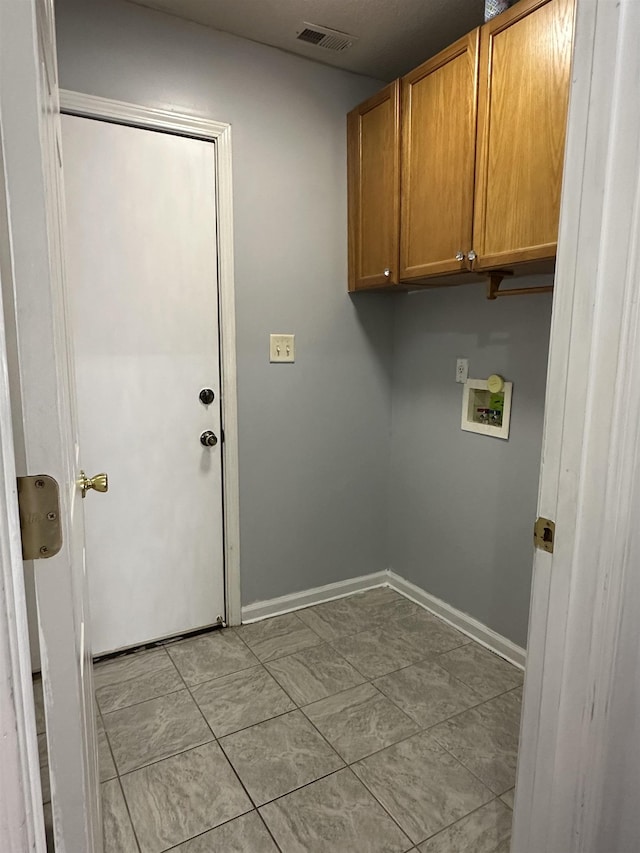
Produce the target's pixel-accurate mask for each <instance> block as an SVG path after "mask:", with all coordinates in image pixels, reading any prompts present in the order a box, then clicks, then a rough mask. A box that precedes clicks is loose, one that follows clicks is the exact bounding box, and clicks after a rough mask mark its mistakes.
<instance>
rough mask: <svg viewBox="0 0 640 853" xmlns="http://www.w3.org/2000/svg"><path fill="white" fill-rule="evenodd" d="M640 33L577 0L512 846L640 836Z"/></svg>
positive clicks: (618, 13)
mask: <svg viewBox="0 0 640 853" xmlns="http://www.w3.org/2000/svg"><path fill="white" fill-rule="evenodd" d="M639 41H640V3H639V2H638V0H578V2H577V18H576V36H575V53H574V63H573V71H572V89H571V99H570V108H569V123H568V135H567V153H566V159H565V171H564V183H563V196H562V206H561V217H560V234H559V240H558V259H557V268H556V286H555V290H554V303H553V321H552V330H551V347H550V354H549V373H548V381H547V395H546V407H545V430H544V439H543V447H542V468H541V480H540V492H539V502H538V510H539V514H540V515H541V516H544V517H548V518H552V519H554V520H555V521H556V525H557V527H556V542H555V552H554V553H553V555H551V554H546V553H544V552H542V551H537V552H536V557H535V563H534V578H533V592H532V600H531V619H530V627H529V650H528V655H527V672H526V679H525V690H524V710H523V722H522V736H521V745H520V759H519V767H518V781H517V788H516V801H515V816H514V833H513V842H512V850H513V851H514V853H545V851H548V853H552V851H553V853H558V851H562V853H574V851H575V853H578V851H579V853H603V851H605V850H607V851H612V853H613V851H615V852H616V853H631V851H632V850H637V845H638V839H639V838H640V813H639V810H638V809H637V806H636V804H635V800H636V799H637V793H638V788H639V784H638V783H639V782H640V769H639V768H640V737H639V728H638V723H637V718H638V704H639V700H638V685H637V682H638V641H637V634H636V632H637V625H638V624H639V623H640V594H639V585H640V581H639V579H638V564H639V563H640V523H639V521H638V520H639V519H640V462H639V460H640V429H639V427H638V424H640V385H639V384H638V371H639V370H640V302H639V297H638V294H639V292H640V143H639V140H640V54H639V53H638V48H637V45H638V42H639ZM630 623H631V624H632V625H633V631H630V630H629V624H630ZM629 685H631V686H632V689H631V690H629ZM633 689H635V690H636V694H635V697H634V694H633ZM627 691H628V692H627ZM621 756H623V757H624V758H623V759H621ZM625 762H626V763H625ZM633 767H635V769H631V768H633ZM614 770H615V771H616V772H617V774H618V775H617V776H616V775H615V773H614V772H613V771H614Z"/></svg>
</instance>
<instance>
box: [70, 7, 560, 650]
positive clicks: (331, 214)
mask: <svg viewBox="0 0 640 853" xmlns="http://www.w3.org/2000/svg"><path fill="white" fill-rule="evenodd" d="M57 17H58V50H59V62H60V79H61V85H62V86H63V87H64V88H68V89H76V90H78V91H82V92H87V93H90V94H95V95H101V96H103V97H109V98H116V99H120V100H125V101H133V102H136V103H141V104H149V105H154V106H158V105H159V106H171V107H174V108H177V109H183V110H187V111H192V112H195V113H197V114H201V115H204V116H209V117H211V118H215V119H217V120H220V121H229V122H231V123H232V125H233V146H234V204H235V212H234V227H235V240H236V246H235V250H236V305H237V333H238V385H239V388H238V390H239V419H240V500H241V507H240V509H241V549H242V554H241V556H242V598H243V603H244V604H249V603H251V602H252V601H256V600H262V599H268V598H273V597H274V596H278V595H283V594H287V593H290V592H294V591H297V590H302V589H308V588H309V587H313V586H319V585H322V584H325V583H330V582H332V581H337V580H341V579H344V578H349V577H355V576H357V575H361V574H368V573H370V572H374V571H379V570H381V569H384V568H387V567H391V568H393V569H394V570H395V571H396V572H398V573H399V574H400V575H402V576H404V577H406V578H408V579H409V580H411V581H413V582H414V583H416V584H418V585H419V586H421V587H422V588H424V589H425V590H427V591H428V592H430V593H432V594H433V595H436V596H438V597H439V598H442V599H444V600H445V601H447V602H449V603H450V604H452V605H453V606H455V607H457V608H460V609H461V610H464V611H466V612H469V613H471V614H472V615H473V616H475V617H476V618H477V619H479V620H480V621H482V622H484V623H485V624H487V625H489V626H490V627H491V628H493V629H494V630H496V631H498V632H500V633H502V634H504V635H505V636H507V637H509V638H511V639H512V640H514V641H515V642H518V643H521V644H524V643H525V640H526V630H527V617H528V605H529V592H530V583H531V566H532V556H531V528H532V522H533V518H534V514H535V508H536V493H537V482H538V472H539V455H540V444H541V436H542V417H543V403H544V386H545V372H546V358H547V345H548V335H549V319H550V306H551V300H550V298H549V297H546V296H542V297H540V296H536V297H522V298H517V299H504V300H498V301H496V302H493V303H489V302H487V301H486V300H485V298H484V289H483V287H482V286H479V285H472V286H468V287H464V288H452V289H446V290H435V291H429V292H421V293H415V294H409V295H402V294H395V295H394V296H392V297H386V296H384V295H374V294H361V295H359V296H356V297H349V296H348V295H347V293H346V263H347V260H346V258H347V246H346V233H347V231H346V181H345V159H346V153H345V114H346V112H347V111H348V110H349V109H350V108H351V107H352V106H354V105H355V104H357V103H359V102H360V101H361V100H363V99H364V98H365V97H366V96H367V95H369V94H370V93H372V92H373V91H376V90H377V88H379V84H378V83H376V82H375V81H372V80H367V79H365V78H363V77H357V76H355V75H352V74H348V73H345V72H341V71H338V70H335V69H329V68H326V67H324V66H321V65H319V64H316V63H313V62H309V61H307V60H304V59H300V58H297V57H294V56H291V55H289V54H285V53H282V52H280V51H277V50H274V49H272V48H268V47H264V46H262V45H258V44H255V43H253V42H248V41H244V40H242V39H238V38H235V37H233V36H228V35H225V34H222V33H216V32H214V31H212V30H208V29H206V28H204V27H200V26H197V25H195V24H191V23H188V22H185V21H181V20H180V19H178V18H173V17H170V16H167V15H164V14H162V13H158V12H154V11H151V10H148V9H144V8H141V7H138V6H135V5H132V4H129V3H125V2H122V0H92V1H91V2H90V3H88V2H86V0H58V3H57ZM269 332H294V333H295V334H296V349H297V353H296V356H297V361H296V364H295V365H294V366H286V365H285V366H270V365H269V363H268V334H269ZM392 335H393V339H394V345H393V348H392ZM458 356H467V357H469V358H470V361H471V375H472V376H479V377H484V376H487V375H488V374H489V373H492V372H498V373H503V374H504V375H505V377H506V378H508V379H511V380H513V381H514V383H515V385H514V398H513V414H512V425H511V438H510V439H509V441H508V442H504V441H499V440H497V439H491V438H486V437H483V436H479V435H473V434H470V433H463V432H461V430H460V408H461V393H462V392H461V386H459V385H456V383H455V382H454V381H453V377H454V371H455V359H456V357H458ZM392 382H393V400H392ZM392 413H393V439H392V441H390V436H391V419H392ZM390 448H391V452H390ZM390 466H391V467H390Z"/></svg>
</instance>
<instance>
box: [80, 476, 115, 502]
mask: <svg viewBox="0 0 640 853" xmlns="http://www.w3.org/2000/svg"><path fill="white" fill-rule="evenodd" d="M78 485H79V486H80V489H81V491H82V497H83V498H86V496H87V492H88V491H89V489H94V490H95V491H96V492H108V491H109V478H108V477H107V475H106V474H96V475H95V477H87V475H86V474H85V473H84V471H80V479H79V480H78Z"/></svg>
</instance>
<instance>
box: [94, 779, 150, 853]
mask: <svg viewBox="0 0 640 853" xmlns="http://www.w3.org/2000/svg"><path fill="white" fill-rule="evenodd" d="M114 781H116V782H117V783H118V787H119V788H120V793H121V794H122V800H123V802H124V807H125V809H126V810H127V815H128V816H129V823H130V824H131V831H132V832H133V837H134V838H135V841H136V844H137V845H138V851H139V853H140V851H141V850H142V845H141V844H140V839H139V838H138V833H137V832H136V828H135V825H134V823H133V817H132V816H131V810H130V808H129V803H128V802H127V798H126V796H125V793H124V787H123V785H122V779H121V778H120V777H119V776H116V778H115V780H114ZM103 820H104V819H103ZM105 848H106V846H105Z"/></svg>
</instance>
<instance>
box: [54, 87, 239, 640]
mask: <svg viewBox="0 0 640 853" xmlns="http://www.w3.org/2000/svg"><path fill="white" fill-rule="evenodd" d="M60 109H61V110H62V111H63V112H65V113H70V114H71V115H77V116H84V117H86V118H100V119H105V120H107V121H112V122H116V123H119V124H129V125H134V126H136V127H143V128H149V129H150V130H162V131H165V132H167V133H174V134H179V135H182V136H190V137H194V138H197V139H206V140H212V141H214V142H215V143H216V144H215V146H214V148H215V157H216V173H217V174H216V177H217V187H218V193H217V212H218V216H217V226H218V288H219V296H220V300H219V301H220V374H221V376H220V382H221V394H220V402H221V406H222V425H223V430H224V442H223V443H222V454H223V456H222V480H223V496H224V550H225V560H224V564H225V599H226V601H225V604H226V621H227V624H229V625H239V624H240V617H241V610H240V484H239V471H238V396H237V381H236V320H235V284H234V268H233V193H232V154H231V125H229V124H226V123H224V122H219V121H211V120H210V119H205V118H202V117H200V116H192V115H188V114H186V113H179V112H172V111H169V110H163V109H157V108H155V107H143V106H139V105H137V104H128V103H125V102H124V101H112V100H109V99H107V98H98V97H95V96H93V95H83V94H82V93H80V92H70V91H68V90H66V89H61V90H60Z"/></svg>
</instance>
